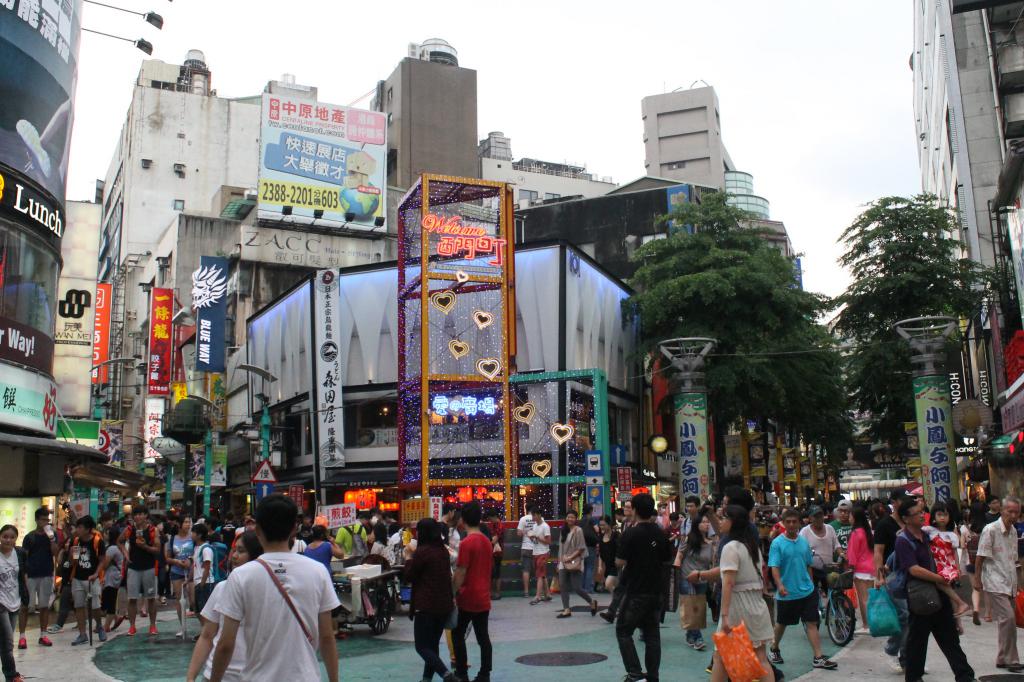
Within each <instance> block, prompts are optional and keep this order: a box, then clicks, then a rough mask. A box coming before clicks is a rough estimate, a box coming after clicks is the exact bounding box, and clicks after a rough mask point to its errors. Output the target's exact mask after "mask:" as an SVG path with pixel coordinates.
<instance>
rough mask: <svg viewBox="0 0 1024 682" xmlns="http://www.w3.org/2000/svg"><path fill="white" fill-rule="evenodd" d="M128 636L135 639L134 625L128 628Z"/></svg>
mask: <svg viewBox="0 0 1024 682" xmlns="http://www.w3.org/2000/svg"><path fill="white" fill-rule="evenodd" d="M128 636H129V637H134V636H135V626H134V625H129V626H128Z"/></svg>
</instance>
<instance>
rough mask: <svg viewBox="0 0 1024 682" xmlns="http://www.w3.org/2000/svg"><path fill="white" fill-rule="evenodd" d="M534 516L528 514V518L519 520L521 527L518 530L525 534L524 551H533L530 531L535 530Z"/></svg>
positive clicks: (517, 527)
mask: <svg viewBox="0 0 1024 682" xmlns="http://www.w3.org/2000/svg"><path fill="white" fill-rule="evenodd" d="M533 525H534V524H533V514H527V515H526V516H524V517H522V518H521V519H519V525H518V526H516V530H519V531H522V532H523V542H522V549H523V551H524V552H525V551H527V550H529V551H531V552H532V551H533V539H532V538H530V531H532V530H533Z"/></svg>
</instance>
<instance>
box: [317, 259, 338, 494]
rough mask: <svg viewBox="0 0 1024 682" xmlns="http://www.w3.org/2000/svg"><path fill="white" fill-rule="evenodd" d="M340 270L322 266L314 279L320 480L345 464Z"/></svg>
mask: <svg viewBox="0 0 1024 682" xmlns="http://www.w3.org/2000/svg"><path fill="white" fill-rule="evenodd" d="M338 280H339V278H338V271H337V270H320V271H318V272H317V273H316V280H315V281H314V283H313V301H314V305H313V320H314V321H313V338H314V343H313V376H314V377H315V379H316V385H315V386H314V387H313V388H314V395H315V396H316V403H315V404H316V412H317V429H316V448H315V451H314V456H315V457H316V461H317V465H318V466H319V467H320V480H323V479H324V478H325V476H324V474H325V473H326V470H327V469H333V468H337V467H343V466H345V429H344V426H343V423H344V422H343V420H342V400H341V385H342V382H343V381H344V377H342V375H341V360H340V353H339V349H338V340H339V337H340V334H339V332H340V329H341V319H340V317H339V313H340V307H341V300H340V299H341V287H340V283H339V281H338Z"/></svg>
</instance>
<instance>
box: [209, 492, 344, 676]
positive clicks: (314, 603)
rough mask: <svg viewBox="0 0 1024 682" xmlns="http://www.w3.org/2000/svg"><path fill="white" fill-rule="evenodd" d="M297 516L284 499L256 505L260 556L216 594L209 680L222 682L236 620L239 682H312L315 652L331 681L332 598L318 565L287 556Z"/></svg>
mask: <svg viewBox="0 0 1024 682" xmlns="http://www.w3.org/2000/svg"><path fill="white" fill-rule="evenodd" d="M298 516H299V510H298V508H297V507H296V506H295V503H294V502H293V501H292V500H291V499H290V498H288V497H285V496H284V495H270V496H268V497H265V498H263V500H261V501H260V503H259V506H257V507H256V534H257V535H258V536H259V539H260V542H261V543H262V544H263V549H264V553H263V556H261V557H260V558H259V559H258V560H257V561H250V562H249V563H247V564H245V565H244V566H239V567H238V568H236V569H235V570H234V571H232V573H231V575H230V576H229V577H228V580H227V582H226V583H225V584H224V587H223V588H221V592H223V595H220V594H218V604H217V610H218V611H220V613H221V614H222V615H223V616H224V619H223V622H222V624H221V638H220V641H219V642H217V647H216V649H215V650H214V654H213V671H212V675H211V676H210V682H221V680H222V679H223V676H224V672H225V670H226V669H227V666H228V663H229V662H230V661H231V656H232V654H233V652H234V648H235V639H236V637H237V636H238V626H239V623H240V622H242V621H244V622H245V630H244V637H245V644H246V655H247V660H246V662H245V671H244V674H243V678H244V679H246V680H249V681H251V682H278V681H279V680H319V679H320V666H319V665H318V664H317V658H316V651H317V648H319V650H320V655H321V656H322V658H323V661H324V666H325V667H326V669H327V679H328V680H329V682H338V650H337V648H335V644H334V623H333V622H332V619H331V611H332V610H333V609H334V608H336V607H337V606H338V605H339V602H338V597H337V595H336V594H335V593H334V586H333V585H332V584H331V579H330V577H329V576H328V574H327V572H326V571H324V567H323V566H322V565H321V564H320V563H318V562H316V561H314V560H312V559H310V558H309V557H306V556H303V555H301V554H294V553H293V552H291V551H289V547H288V542H289V540H290V539H291V537H292V536H293V535H295V531H296V528H297V521H298ZM275 578H276V581H275ZM276 583H280V585H281V588H282V589H283V590H284V592H285V593H286V594H287V598H286V597H285V595H283V594H281V590H280V589H279V588H278V586H277V584H276ZM288 600H290V601H291V603H292V605H293V606H294V607H295V612H294V613H293V611H292V609H291V608H290V607H289V605H288Z"/></svg>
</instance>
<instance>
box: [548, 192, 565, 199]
mask: <svg viewBox="0 0 1024 682" xmlns="http://www.w3.org/2000/svg"><path fill="white" fill-rule="evenodd" d="M544 198H545V199H561V198H562V195H561V194H552V193H551V192H544Z"/></svg>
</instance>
